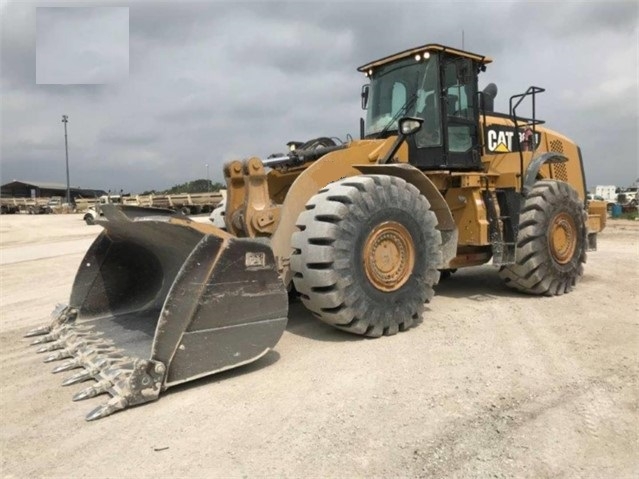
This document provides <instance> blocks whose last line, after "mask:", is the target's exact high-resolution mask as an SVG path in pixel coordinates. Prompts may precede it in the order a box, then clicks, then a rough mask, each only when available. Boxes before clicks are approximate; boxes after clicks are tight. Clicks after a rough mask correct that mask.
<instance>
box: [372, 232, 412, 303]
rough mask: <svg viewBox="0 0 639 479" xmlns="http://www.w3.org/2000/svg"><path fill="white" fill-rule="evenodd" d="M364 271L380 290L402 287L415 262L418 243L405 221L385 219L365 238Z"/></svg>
mask: <svg viewBox="0 0 639 479" xmlns="http://www.w3.org/2000/svg"><path fill="white" fill-rule="evenodd" d="M362 260H363V263H364V272H365V273H366V277H367V278H368V280H369V281H370V282H371V284H372V285H373V286H374V287H375V288H377V289H378V290H380V291H385V292H390V291H396V290H398V289H399V288H401V287H402V286H403V285H404V284H405V283H406V281H408V278H410V275H411V273H412V272H413V267H414V266H415V245H414V244H413V239H412V237H411V235H410V233H409V232H408V230H407V229H406V228H405V227H404V225H402V224H400V223H397V222H395V221H386V222H384V223H381V224H379V225H377V226H376V227H375V228H373V231H371V232H370V234H369V235H368V238H366V241H365V242H364V250H363V258H362Z"/></svg>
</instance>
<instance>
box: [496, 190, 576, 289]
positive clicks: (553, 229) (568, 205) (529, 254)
mask: <svg viewBox="0 0 639 479" xmlns="http://www.w3.org/2000/svg"><path fill="white" fill-rule="evenodd" d="M587 218H588V217H587V214H586V211H585V209H584V205H583V202H582V201H581V200H580V199H579V196H578V195H577V192H576V191H575V190H574V189H573V188H572V187H571V186H570V185H569V184H568V183H564V182H563V181H554V180H543V181H538V182H537V183H535V185H534V187H533V189H532V191H531V192H530V194H529V195H528V196H527V197H526V199H525V201H524V204H523V206H522V210H521V214H520V218H519V233H518V236H517V251H516V262H515V264H513V265H508V266H504V267H502V268H501V270H500V276H501V277H502V279H503V280H504V281H505V283H506V285H507V286H509V287H511V288H514V289H516V290H518V291H522V292H524V293H529V294H538V295H546V296H554V295H559V294H564V293H568V292H570V291H571V290H572V289H573V288H574V286H575V285H576V284H577V282H578V281H579V280H580V279H581V277H582V276H583V271H584V269H583V265H584V263H585V262H586V251H587V245H588V229H587V227H586V222H587Z"/></svg>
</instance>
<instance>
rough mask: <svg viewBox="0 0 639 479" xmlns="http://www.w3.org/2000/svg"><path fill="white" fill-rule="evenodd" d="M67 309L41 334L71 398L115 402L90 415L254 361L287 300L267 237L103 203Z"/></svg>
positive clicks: (270, 343)
mask: <svg viewBox="0 0 639 479" xmlns="http://www.w3.org/2000/svg"><path fill="white" fill-rule="evenodd" d="M103 212H104V219H102V220H100V221H99V224H100V225H101V226H103V227H104V231H103V232H102V233H101V234H100V235H99V236H98V238H97V239H96V240H95V242H94V243H93V244H92V245H91V247H90V248H89V250H88V252H87V253H86V255H85V257H84V259H83V260H82V263H81V265H80V268H79V270H78V272H77V274H76V277H75V281H74V284H73V289H72V291H71V297H70V300H69V304H68V305H66V306H64V305H62V306H58V308H56V310H54V312H53V315H52V316H53V318H52V323H51V324H50V325H47V326H44V327H41V328H37V329H35V330H33V331H30V332H29V333H27V336H40V337H39V338H38V339H37V340H36V341H34V342H33V343H32V344H42V346H41V347H40V349H39V350H38V352H42V353H43V352H50V353H51V355H49V356H48V357H47V358H46V359H45V362H51V361H56V360H63V359H66V361H65V362H64V363H62V364H61V365H59V366H58V367H56V368H55V369H54V370H53V372H54V373H55V372H60V371H66V370H71V369H76V368H77V369H80V368H82V371H81V372H79V373H77V374H75V375H73V376H71V377H69V378H68V379H67V380H65V381H64V382H63V385H70V384H75V383H77V382H81V381H85V380H89V379H94V380H95V381H97V383H93V384H92V385H90V386H89V387H87V388H86V389H84V390H82V391H80V392H78V393H77V394H76V395H75V396H74V397H73V399H74V400H81V399H86V398H89V397H94V396H96V395H98V394H102V393H109V394H110V395H111V396H112V397H111V398H110V400H109V401H108V402H106V403H105V404H103V405H102V406H99V407H97V408H96V409H94V410H93V411H91V412H90V413H89V414H88V416H87V420H93V419H98V418H101V417H104V416H107V415H109V414H112V413H113V412H115V411H118V410H120V409H124V408H126V407H128V406H134V405H136V404H141V403H144V402H147V401H152V400H155V399H157V398H158V396H159V394H160V392H162V391H163V390H165V389H166V388H168V387H170V386H173V385H176V384H180V383H183V382H186V381H191V380H193V379H197V378H200V377H202V376H206V375H209V374H213V373H216V372H220V371H224V370H227V369H231V368H234V367H237V366H241V365H243V364H247V363H250V362H252V361H255V360H256V359H258V358H260V357H261V356H263V355H264V354H265V353H266V352H267V351H268V350H269V349H270V348H273V347H274V346H275V344H276V343H277V342H278V340H279V338H280V337H281V335H282V333H283V331H284V328H285V327H286V319H287V310H288V297H287V292H286V287H285V286H284V284H283V283H282V281H281V280H280V278H279V276H278V273H277V268H276V265H275V261H274V257H273V253H272V251H271V249H270V247H269V246H268V244H267V243H266V242H262V241H260V240H254V239H240V238H235V237H233V236H231V235H230V234H228V233H226V232H224V231H222V230H220V229H218V228H216V227H214V226H212V225H209V224H203V223H196V222H193V221H191V220H189V219H187V218H185V217H183V216H178V215H175V214H173V213H172V212H170V211H165V210H158V209H150V208H141V207H136V206H122V205H106V206H104V208H103Z"/></svg>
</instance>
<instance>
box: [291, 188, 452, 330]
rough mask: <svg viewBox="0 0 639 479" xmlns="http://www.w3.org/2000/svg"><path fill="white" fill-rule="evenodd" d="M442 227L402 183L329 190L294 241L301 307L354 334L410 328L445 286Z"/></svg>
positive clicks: (312, 204)
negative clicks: (441, 280) (441, 267)
mask: <svg viewBox="0 0 639 479" xmlns="http://www.w3.org/2000/svg"><path fill="white" fill-rule="evenodd" d="M436 226H437V218H436V217H435V214H434V213H433V212H432V211H431V210H430V204H429V203H428V200H427V199H426V198H425V197H424V196H422V195H421V194H420V192H419V190H417V188H415V187H414V186H413V185H411V184H409V183H406V181H404V180H403V179H401V178H396V177H392V176H385V175H362V176H355V177H351V178H345V179H342V180H339V181H336V182H334V183H331V184H329V185H328V186H326V187H325V188H324V189H322V190H320V191H319V192H318V193H317V194H316V195H315V196H313V197H312V198H311V199H310V200H309V201H308V203H307V204H306V211H304V212H302V213H301V214H300V216H299V218H298V220H297V227H298V229H299V231H297V232H295V233H294V234H293V237H292V246H293V248H294V251H293V254H292V255H291V270H292V272H293V282H294V284H295V288H296V289H297V291H298V292H299V294H300V297H301V299H302V302H303V303H304V305H305V306H306V307H307V308H308V309H309V310H310V311H311V312H313V314H314V315H315V316H317V317H318V318H319V319H320V320H322V321H324V322H326V323H328V324H331V325H333V326H335V327H336V328H338V329H342V330H344V331H348V332H351V333H355V334H360V335H365V336H371V337H378V336H381V335H383V334H384V335H392V334H395V333H397V332H398V331H403V330H405V329H408V328H409V327H410V326H411V325H412V324H413V323H414V322H415V321H416V320H418V319H419V317H420V315H421V313H422V311H423V307H424V303H425V302H428V301H429V300H430V299H431V298H432V296H433V294H434V293H433V285H435V284H436V283H437V280H438V279H439V272H438V271H437V266H438V265H439V263H440V261H441V234H440V232H439V231H438V230H437V229H436Z"/></svg>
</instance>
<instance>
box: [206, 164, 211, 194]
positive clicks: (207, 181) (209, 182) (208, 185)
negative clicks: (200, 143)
mask: <svg viewBox="0 0 639 479" xmlns="http://www.w3.org/2000/svg"><path fill="white" fill-rule="evenodd" d="M205 166H206V191H211V180H209V164H208V163H207V164H206V165H205Z"/></svg>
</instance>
